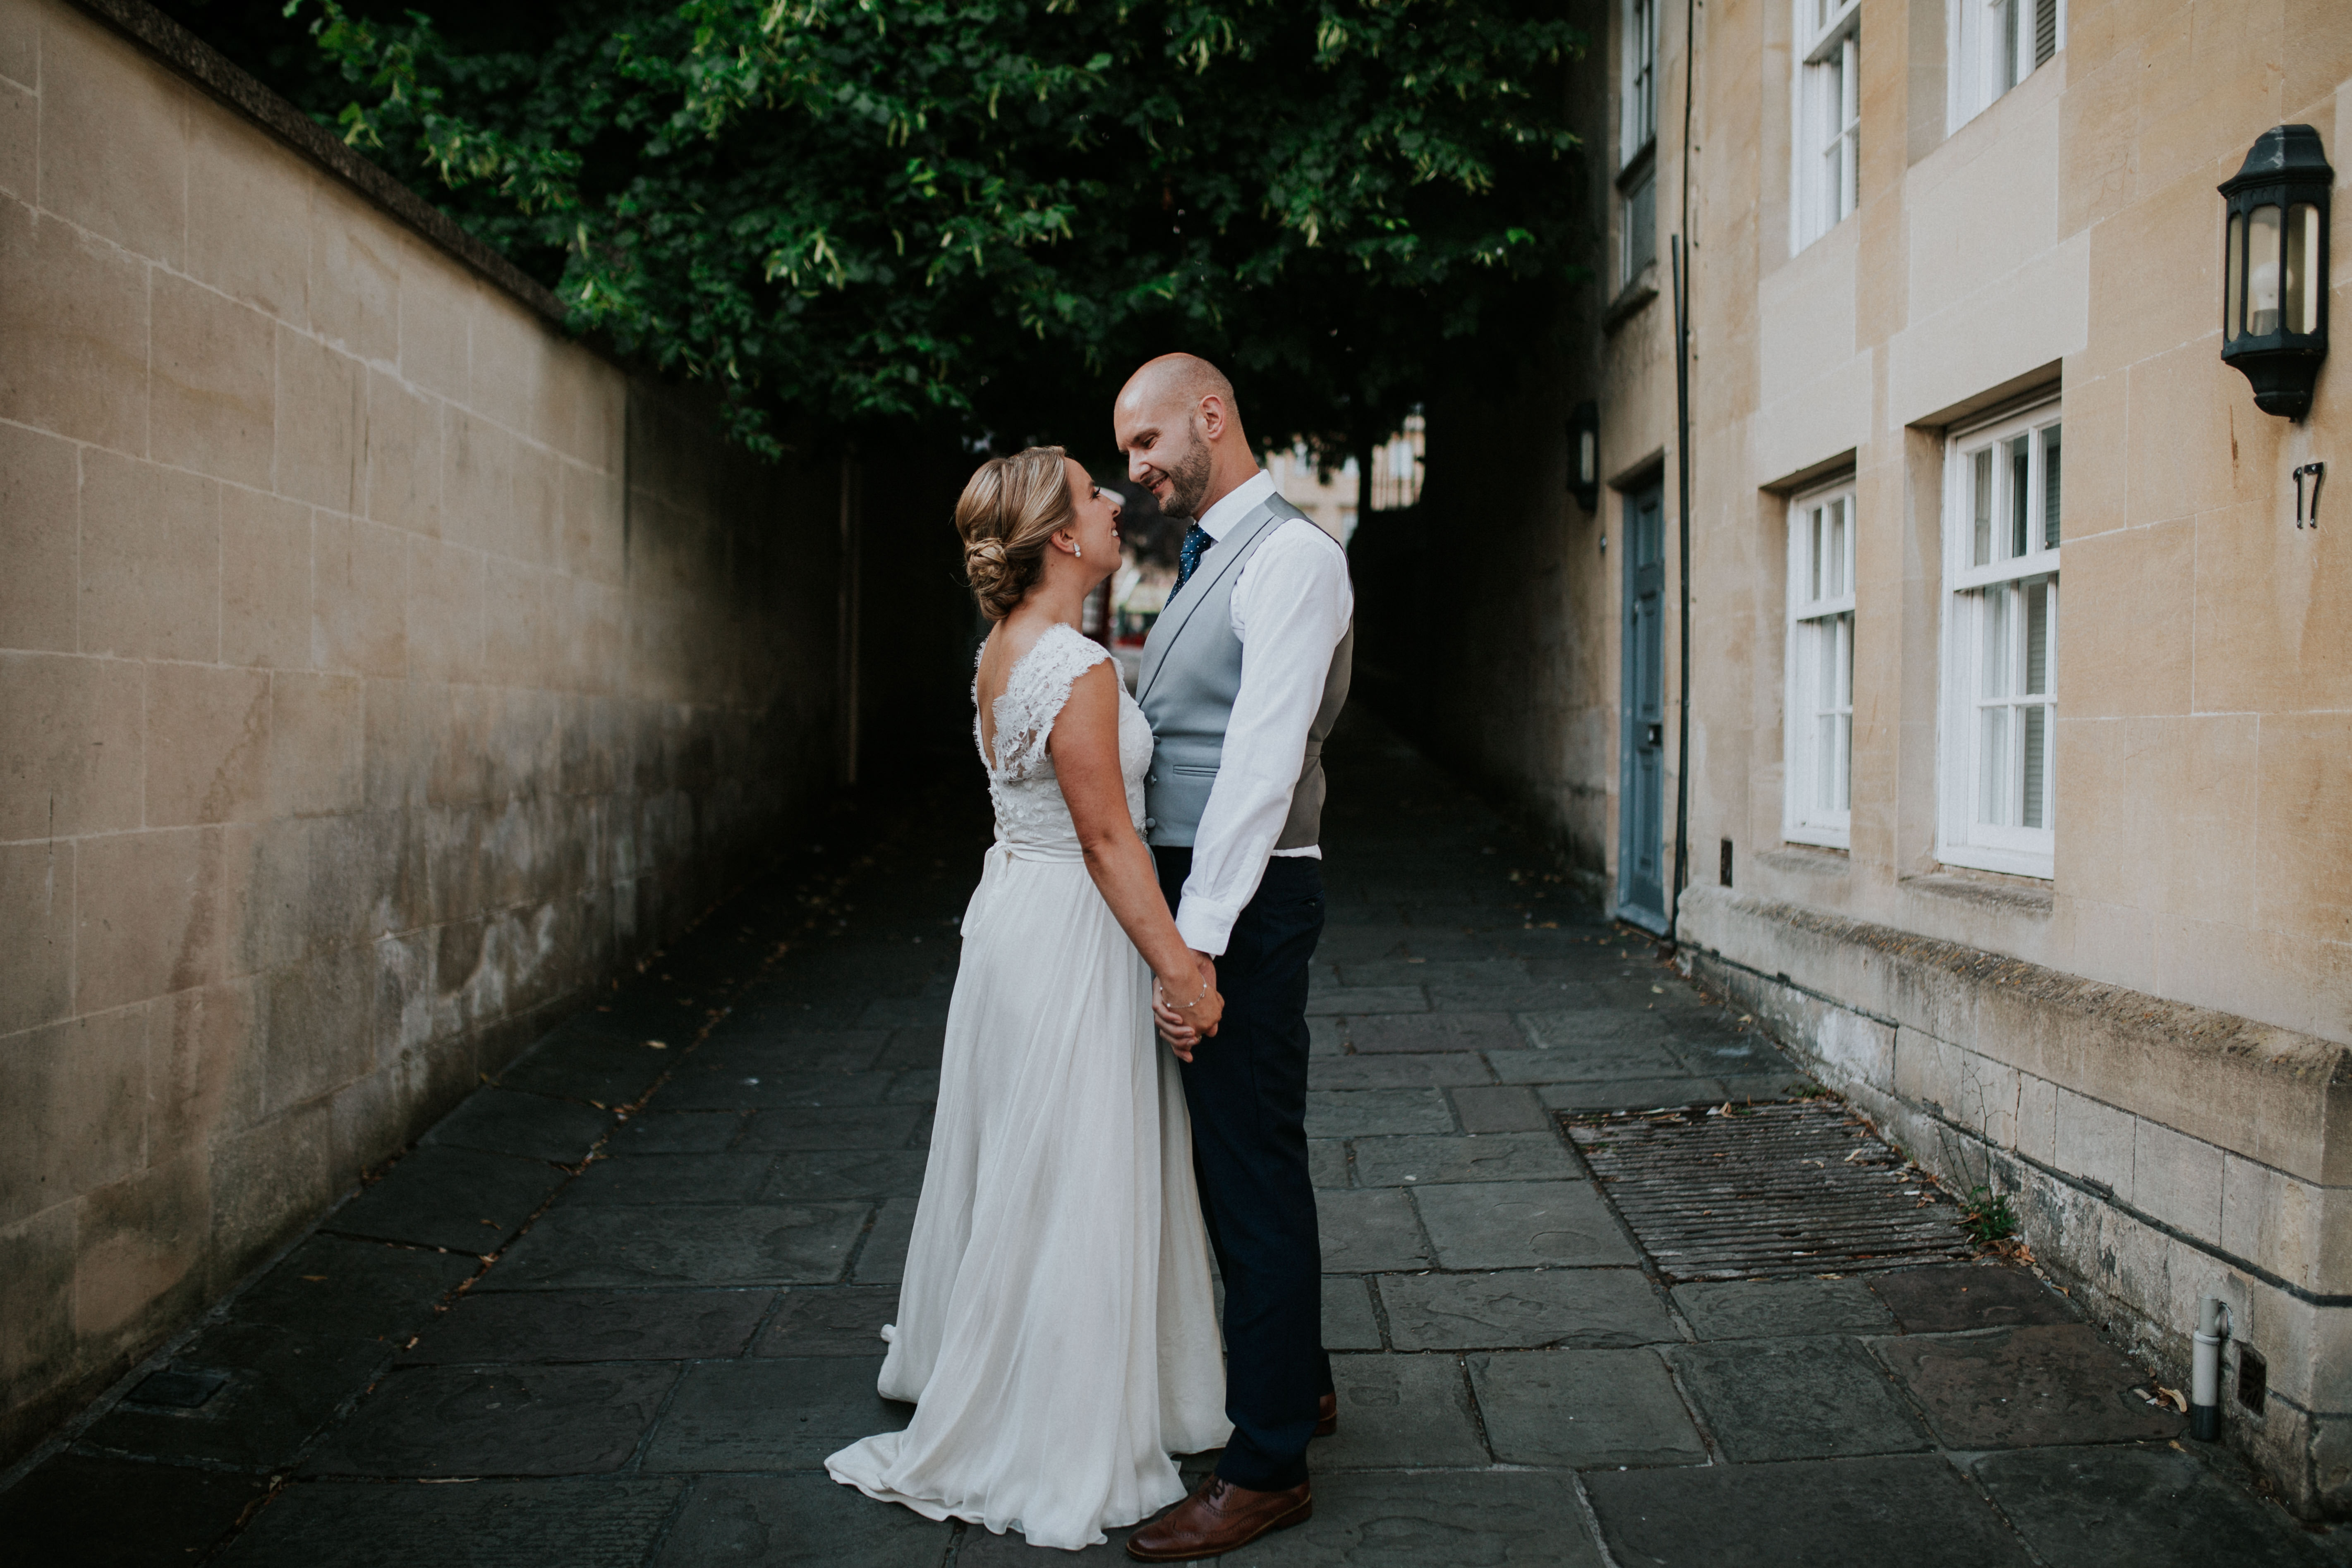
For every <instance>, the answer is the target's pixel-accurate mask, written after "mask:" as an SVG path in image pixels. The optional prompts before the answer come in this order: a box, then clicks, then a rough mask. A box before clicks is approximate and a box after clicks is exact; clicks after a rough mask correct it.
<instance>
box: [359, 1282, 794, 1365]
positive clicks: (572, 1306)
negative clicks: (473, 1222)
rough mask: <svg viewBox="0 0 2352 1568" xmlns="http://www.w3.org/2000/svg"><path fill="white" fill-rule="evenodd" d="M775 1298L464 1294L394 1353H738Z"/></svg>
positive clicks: (557, 1358) (539, 1356)
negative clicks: (408, 1345) (409, 1344)
mask: <svg viewBox="0 0 2352 1568" xmlns="http://www.w3.org/2000/svg"><path fill="white" fill-rule="evenodd" d="M775 1300H776V1292H775V1291H773V1290H507V1291H490V1292H488V1293H483V1294H475V1293H472V1292H468V1293H467V1295H466V1296H465V1297H464V1298H462V1299H461V1300H459V1301H458V1302H457V1305H456V1306H454V1307H452V1308H450V1309H449V1310H448V1311H446V1312H445V1313H443V1314H442V1315H441V1316H440V1317H439V1318H436V1319H435V1320H434V1321H433V1322H432V1323H431V1324H430V1325H429V1326H427V1327H426V1328H425V1331H424V1332H423V1333H421V1334H419V1335H418V1336H417V1340H416V1343H415V1346H414V1347H412V1348H410V1349H409V1350H407V1351H405V1352H403V1353H402V1356H401V1360H402V1362H403V1363H406V1364H410V1365H419V1366H422V1365H432V1364H439V1363H474V1364H486V1363H531V1362H590V1361H698V1360H702V1359H705V1358H709V1357H717V1356H731V1355H740V1354H741V1353H742V1351H743V1347H744V1346H745V1345H746V1344H748V1343H750V1342H751V1331H752V1330H754V1329H756V1328H758V1327H759V1325H760V1320H761V1318H763V1317H765V1316H766V1315H767V1312H768V1309H769V1308H770V1307H771V1306H772V1305H773V1304H774V1302H775Z"/></svg>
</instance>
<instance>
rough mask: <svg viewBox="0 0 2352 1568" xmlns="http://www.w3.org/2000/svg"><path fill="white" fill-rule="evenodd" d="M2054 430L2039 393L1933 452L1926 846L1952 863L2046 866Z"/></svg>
mask: <svg viewBox="0 0 2352 1568" xmlns="http://www.w3.org/2000/svg"><path fill="white" fill-rule="evenodd" d="M2060 431H2061V426H2060V420H2059V409H2058V405H2056V404H2054V403H2051V404H2044V405H2042V406H2041V407H2039V408H2036V409H2034V410H2032V412H2030V413H2027V414H2023V415H2019V416H2013V417H2011V418H2008V419H2004V420H2002V421H2001V422H2000V423H1999V424H1997V425H1990V426H1981V427H1979V428H1978V429H1976V430H1972V431H1969V432H1968V433H1966V434H1964V435H1962V436H1959V437H1956V438H1954V439H1953V440H1952V441H1951V442H1950V444H1949V446H1948V448H1947V451H1946V458H1945V489H1946V495H1945V506H1944V583H1945V588H1946V594H1945V610H1944V633H1945V637H1944V648H1945V664H1944V719H1943V735H1942V746H1941V752H1942V766H1941V769H1940V776H1939V780H1938V783H1939V785H1940V810H1939V813H1938V815H1939V817H1940V831H1939V833H1938V840H1939V842H1938V844H1937V854H1938V856H1939V857H1940V858H1942V859H1943V860H1945V861H1947V862H1948V863H1949V864H1952V865H1956V866H1971V867H1975V868H1978V869H1980V870H1987V871H2007V872H2011V873H2013V874H2015V875H2019V876H2026V877H2048V876H2049V875H2050V874H2051V859H2052V854H2053V846H2054V844H2055V841H2056V840H2055V827H2056V814H2055V808H2056V794H2055V791H2054V790H2053V786H2052V778H2053V762H2054V760H2055V756H2056V752H2057V739H2058V735H2057V723H2058V632H2059V618H2058V546H2059V541H2060V535H2061V521H2062V509H2061V506H2060V504H2059V499H2060V497H2059V492H2060V485H2059V479H2060V474H2061V469H2062V464H2061V460H2060V459H2061V451H2062V448H2061V443H2060Z"/></svg>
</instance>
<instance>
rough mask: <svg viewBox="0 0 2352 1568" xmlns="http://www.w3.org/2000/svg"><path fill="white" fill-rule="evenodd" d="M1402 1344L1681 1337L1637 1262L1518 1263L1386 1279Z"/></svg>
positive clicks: (1486, 1346)
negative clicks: (1468, 1271)
mask: <svg viewBox="0 0 2352 1568" xmlns="http://www.w3.org/2000/svg"><path fill="white" fill-rule="evenodd" d="M1378 1288H1379V1290H1380V1293H1381V1305H1382V1306H1383V1307H1385V1308H1387V1309H1388V1318H1389V1337H1390V1339H1391V1341H1392V1342H1394V1343H1395V1345H1396V1348H1397V1349H1399V1350H1401V1351H1470V1350H1513V1349H1519V1350H1531V1349H1535V1348H1537V1347H1538V1346H1543V1345H1591V1346H1616V1345H1647V1344H1658V1343H1662V1342H1669V1341H1674V1340H1678V1339H1679V1338H1680V1337H1681V1336H1680V1334H1679V1333H1678V1332H1677V1331H1676V1330H1675V1322H1674V1319H1673V1318H1671V1317H1669V1316H1668V1315H1667V1313H1666V1306H1665V1302H1664V1300H1662V1299H1661V1298H1660V1297H1659V1295H1658V1292H1657V1289H1656V1288H1655V1287H1654V1286H1653V1285H1652V1284H1651V1283H1650V1281H1649V1280H1648V1279H1646V1278H1644V1277H1643V1274H1642V1272H1641V1270H1640V1269H1638V1268H1511V1269H1504V1270H1501V1271H1498V1272H1496V1273H1491V1274H1392V1275H1388V1276H1384V1277H1383V1278H1382V1279H1381V1280H1380V1282H1379V1287H1378Z"/></svg>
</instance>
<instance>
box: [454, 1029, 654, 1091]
mask: <svg viewBox="0 0 2352 1568" xmlns="http://www.w3.org/2000/svg"><path fill="white" fill-rule="evenodd" d="M678 1059H679V1053H677V1052H676V1051H673V1050H669V1049H667V1048H665V1049H661V1050H656V1049H655V1048H653V1047H650V1046H648V1045H646V1042H645V1041H643V1040H640V1039H635V1038H628V1039H614V1038H604V1037H589V1038H581V1037H565V1036H564V1035H563V1034H562V1032H561V1031H558V1032H557V1033H556V1034H553V1035H551V1036H549V1037H547V1038H546V1039H543V1040H541V1042H540V1043H539V1044H538V1045H536V1046H534V1047H531V1049H530V1050H529V1051H528V1052H526V1053H524V1055H523V1057H522V1058H521V1059H520V1061H517V1062H516V1063H514V1065H512V1066H511V1067H509V1068H507V1069H506V1071H504V1072H502V1073H500V1074H499V1085H500V1086H501V1087H503V1088H506V1089H521V1090H523V1091H525V1092H527V1093H530V1094H543V1095H551V1096H553V1097H555V1098H556V1099H559V1100H586V1101H588V1102H589V1103H591V1104H594V1105H604V1106H620V1105H626V1104H627V1103H629V1102H630V1101H631V1100H635V1099H636V1098H637V1097H638V1096H639V1095H641V1094H643V1093H645V1091H646V1089H651V1088H652V1087H653V1086H654V1083H655V1081H656V1079H659V1078H660V1077H661V1075H662V1074H663V1073H665V1072H667V1071H668V1070H669V1069H670V1068H673V1067H675V1066H677V1061H678Z"/></svg>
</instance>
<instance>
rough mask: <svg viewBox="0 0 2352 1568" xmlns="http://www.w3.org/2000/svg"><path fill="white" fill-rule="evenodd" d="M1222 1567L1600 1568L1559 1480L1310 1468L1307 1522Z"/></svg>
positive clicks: (1571, 1489)
mask: <svg viewBox="0 0 2352 1568" xmlns="http://www.w3.org/2000/svg"><path fill="white" fill-rule="evenodd" d="M1320 1453H1321V1451H1320V1450H1319V1449H1318V1451H1317V1455H1318V1459H1319V1458H1320ZM967 1554H968V1549H967ZM1222 1561H1224V1562H1228V1563H1234V1564H1236V1565H1241V1564H1246V1565H1247V1568H1474V1565H1475V1568H1601V1553H1600V1551H1599V1550H1598V1549H1597V1548H1596V1547H1595V1546H1594V1545H1593V1542H1592V1536H1591V1531H1590V1529H1589V1528H1588V1527H1587V1526H1586V1524H1585V1522H1584V1514H1583V1510H1582V1508H1581V1507H1580V1505H1579V1504H1578V1502H1577V1498H1576V1487H1575V1483H1574V1482H1573V1481H1571V1480H1570V1479H1569V1478H1568V1477H1566V1476H1564V1475H1546V1474H1542V1473H1538V1472H1531V1471H1525V1470H1522V1471H1516V1472H1514V1471H1483V1472H1481V1471H1471V1472H1467V1473H1465V1472H1462V1471H1454V1472H1451V1473H1447V1472H1442V1471H1441V1472H1429V1471H1420V1472H1412V1471H1393V1470H1391V1471H1380V1470H1369V1471H1347V1470H1340V1471H1336V1472H1334V1471H1327V1470H1324V1469H1323V1468H1320V1466H1319V1465H1318V1469H1317V1473H1316V1477H1315V1517H1314V1519H1313V1520H1312V1521H1309V1522H1308V1523H1307V1524H1305V1525H1303V1526H1301V1527H1300V1528H1298V1529H1297V1530H1287V1531H1282V1532H1281V1533H1280V1534H1278V1535H1269V1536H1265V1537H1262V1538H1260V1539H1259V1540H1258V1541H1257V1542H1256V1543H1255V1544H1254V1545H1252V1546H1251V1547H1250V1548H1249V1550H1248V1551H1246V1552H1235V1553H1233V1554H1232V1555H1231V1556H1229V1557H1227V1558H1224V1559H1222ZM960 1568H961V1565H960Z"/></svg>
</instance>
